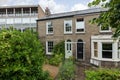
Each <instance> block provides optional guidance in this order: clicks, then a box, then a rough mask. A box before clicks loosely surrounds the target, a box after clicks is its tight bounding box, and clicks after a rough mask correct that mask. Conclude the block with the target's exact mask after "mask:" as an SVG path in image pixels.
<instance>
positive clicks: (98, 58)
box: [92, 57, 120, 62]
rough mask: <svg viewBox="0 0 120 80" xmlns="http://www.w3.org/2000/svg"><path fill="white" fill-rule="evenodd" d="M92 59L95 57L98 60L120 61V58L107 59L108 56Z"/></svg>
mask: <svg viewBox="0 0 120 80" xmlns="http://www.w3.org/2000/svg"><path fill="white" fill-rule="evenodd" d="M92 59H95V60H99V61H112V62H117V61H120V59H109V58H101V59H99V58H96V57H93V58H92Z"/></svg>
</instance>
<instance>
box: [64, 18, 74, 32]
mask: <svg viewBox="0 0 120 80" xmlns="http://www.w3.org/2000/svg"><path fill="white" fill-rule="evenodd" d="M67 22H70V23H71V31H69V32H67V31H66V25H65V24H66V23H67ZM72 26H73V25H72V20H64V34H72Z"/></svg>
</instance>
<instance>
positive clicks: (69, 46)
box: [65, 40, 72, 58]
mask: <svg viewBox="0 0 120 80" xmlns="http://www.w3.org/2000/svg"><path fill="white" fill-rule="evenodd" d="M71 56H72V43H71V40H67V42H65V58H69V57H71Z"/></svg>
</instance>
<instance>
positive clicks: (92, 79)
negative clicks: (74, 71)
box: [86, 69, 120, 80]
mask: <svg viewBox="0 0 120 80" xmlns="http://www.w3.org/2000/svg"><path fill="white" fill-rule="evenodd" d="M86 80H120V71H119V70H115V69H98V70H97V71H96V70H88V71H86Z"/></svg>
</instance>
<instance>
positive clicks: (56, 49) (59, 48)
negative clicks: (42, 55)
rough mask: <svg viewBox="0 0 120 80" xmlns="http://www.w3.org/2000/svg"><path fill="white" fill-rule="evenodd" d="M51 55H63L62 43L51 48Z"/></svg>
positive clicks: (63, 46)
mask: <svg viewBox="0 0 120 80" xmlns="http://www.w3.org/2000/svg"><path fill="white" fill-rule="evenodd" d="M53 53H54V54H63V55H64V54H65V44H64V41H61V42H59V43H58V44H56V45H55V46H54V48H53Z"/></svg>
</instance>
